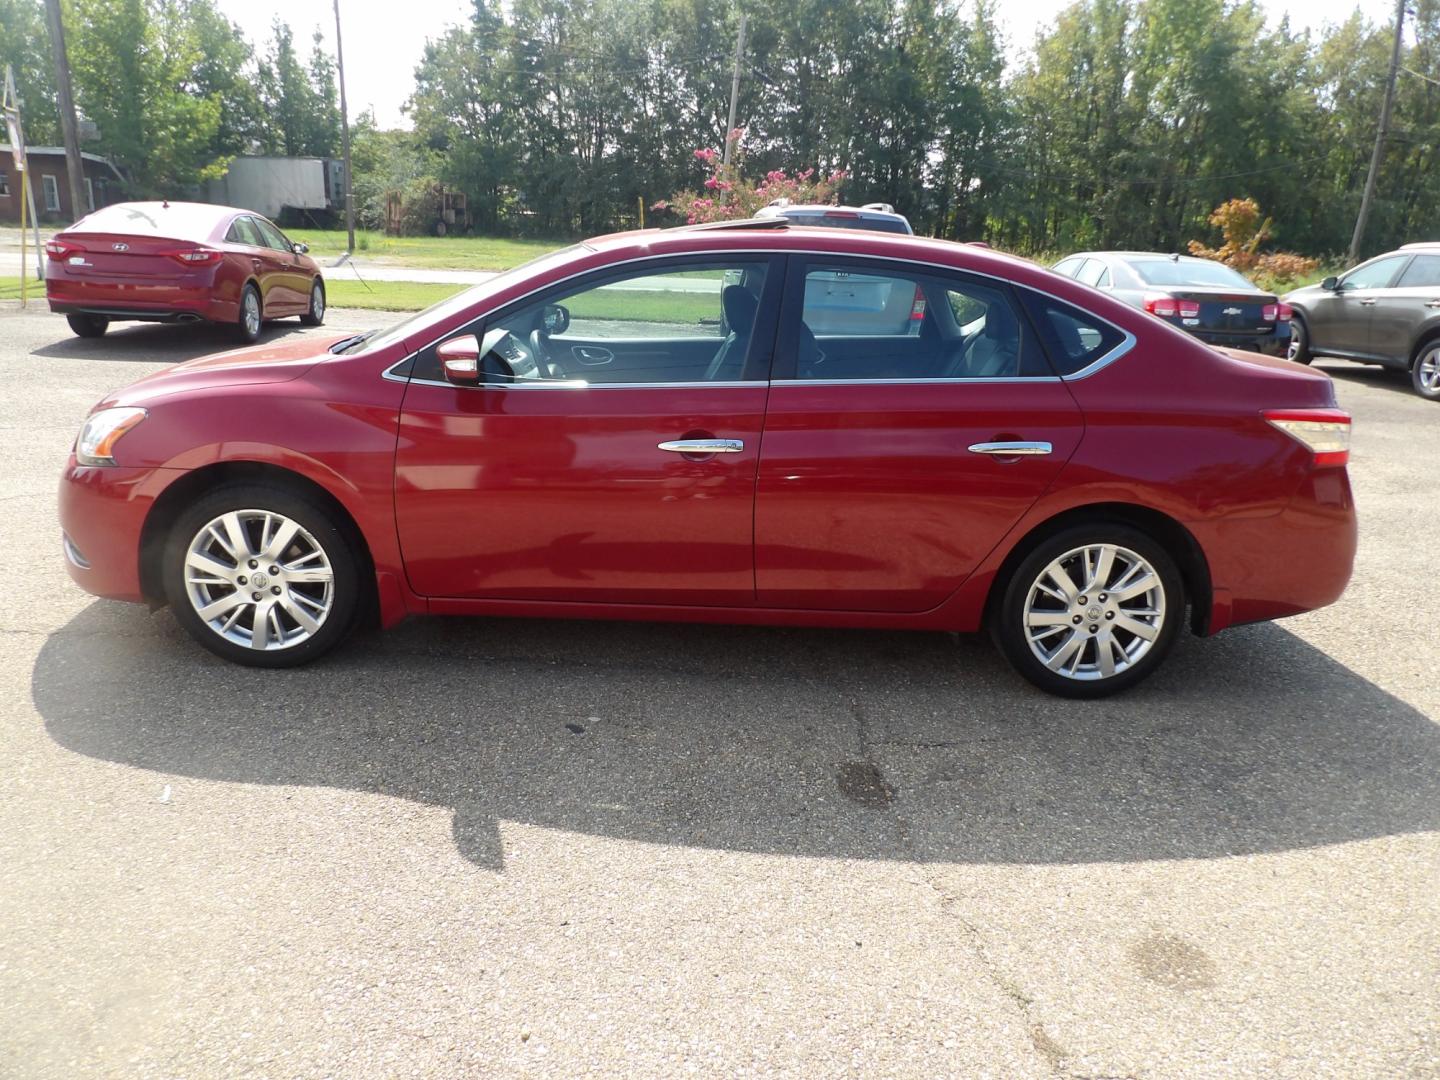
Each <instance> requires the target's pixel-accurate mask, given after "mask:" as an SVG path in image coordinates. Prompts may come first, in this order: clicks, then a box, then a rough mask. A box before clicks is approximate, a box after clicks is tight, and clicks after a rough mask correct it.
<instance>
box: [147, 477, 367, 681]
mask: <svg viewBox="0 0 1440 1080" xmlns="http://www.w3.org/2000/svg"><path fill="white" fill-rule="evenodd" d="M230 511H237V512H243V511H265V512H269V513H273V514H279V515H282V516H284V517H286V518H289V519H290V520H291V521H292V522H294V523H295V524H297V525H298V526H299V527H300V530H301V532H300V533H297V534H296V536H297V538H296V540H295V541H292V545H293V546H290V547H287V548H286V552H287V553H289V552H292V551H297V550H309V544H310V542H311V541H313V542H314V544H315V546H317V547H318V548H319V549H320V550H321V551H322V553H323V556H324V558H325V559H327V560H328V561H329V568H330V571H331V574H332V578H331V585H330V589H331V592H330V594H329V600H330V607H329V610H328V612H327V613H326V614H325V615H324V617H323V618H321V619H320V620H318V628H317V629H314V630H313V631H308V636H306V637H303V638H297V640H296V641H295V643H294V644H291V645H284V644H283V640H282V643H281V644H279V645H278V646H277V647H270V648H264V649H262V648H257V647H254V646H253V644H244V643H243V642H237V641H236V640H233V639H231V638H230V637H225V636H222V634H221V632H220V630H218V629H216V628H214V627H212V625H211V624H210V623H208V622H207V621H206V620H205V619H203V618H202V617H201V616H200V613H199V611H197V609H196V606H195V601H192V599H191V593H190V588H191V585H190V583H189V582H188V581H187V573H186V559H187V555H188V552H189V549H190V545H191V542H192V541H193V540H196V539H197V538H198V537H200V535H201V533H202V530H205V529H206V527H207V526H208V525H209V524H210V523H212V522H214V521H216V520H217V519H220V518H221V517H222V516H223V515H225V514H227V513H229V512H230ZM258 527H259V524H258V523H252V524H251V525H250V526H249V527H248V528H247V535H248V536H250V537H251V539H252V540H253V539H254V538H255V537H256V535H257V531H256V530H257V529H258ZM306 534H308V536H307V535H306ZM254 546H256V547H258V546H259V545H258V543H256V544H255V545H254ZM257 554H258V553H257ZM161 558H162V560H163V561H162V563H161V580H162V582H163V584H164V588H165V596H166V599H167V600H169V602H170V608H171V610H172V611H173V612H174V613H175V618H176V620H177V621H178V622H179V623H180V625H181V626H182V627H184V628H185V631H186V632H187V633H188V634H189V635H190V636H191V637H193V638H194V639H195V640H196V641H197V642H199V643H200V644H201V645H203V646H204V647H205V648H207V649H209V650H210V651H211V652H213V653H214V654H215V655H217V656H220V657H223V658H224V659H226V660H230V661H233V662H234V663H237V664H244V665H246V666H247V667H264V668H285V667H296V666H298V665H300V664H305V663H308V662H309V661H311V660H314V659H316V658H317V657H320V656H323V655H324V654H325V653H327V652H329V651H330V650H331V649H333V648H335V646H337V645H338V644H340V642H341V641H343V640H344V639H345V637H346V635H348V634H349V632H350V631H351V629H352V628H353V627H354V625H355V622H356V618H357V613H358V612H359V611H360V610H361V607H362V600H363V599H364V597H363V596H362V587H363V579H362V567H363V565H364V561H363V559H362V557H361V555H360V553H359V552H357V550H356V546H355V543H354V542H353V541H352V540H351V539H350V536H349V535H348V532H347V530H346V529H345V528H343V527H342V526H341V524H340V523H339V522H338V521H337V520H336V519H335V516H334V515H333V514H332V513H331V512H330V511H329V510H327V509H325V508H324V507H323V506H321V505H320V504H319V503H317V502H315V501H314V500H312V499H310V498H308V497H306V496H304V495H302V494H299V493H297V492H294V491H290V490H287V489H285V488H282V487H272V486H269V485H264V484H232V485H228V486H225V487H221V488H219V489H217V490H215V491H212V492H211V493H209V494H208V495H206V496H205V497H204V498H202V499H199V500H197V501H196V502H195V503H194V504H193V505H191V506H190V507H188V508H187V509H186V510H185V512H184V513H182V514H181V515H180V517H179V519H178V520H177V521H176V522H175V524H174V526H173V527H172V528H171V530H170V535H169V537H168V538H167V539H166V543H165V549H164V552H163V553H162V555H161ZM272 558H275V559H276V561H277V562H279V563H284V562H285V556H284V555H274V556H272ZM230 561H233V562H234V563H235V570H236V572H240V571H241V570H244V569H246V568H249V561H248V560H246V559H232V560H230ZM268 561H269V560H268V559H262V560H259V562H260V565H259V566H257V567H255V568H253V569H254V570H255V571H258V572H259V573H261V574H266V572H267V571H268V570H269V569H270V567H267V566H265V565H264V563H265V562H268ZM310 565H312V566H313V565H314V564H313V563H312V564H310ZM285 572H286V571H284V570H282V574H281V576H280V577H277V578H276V579H274V580H271V579H270V578H269V577H268V575H267V578H266V580H264V581H262V582H261V583H260V584H259V586H258V589H259V595H261V597H262V602H263V603H266V605H267V609H268V608H269V607H270V606H274V607H276V608H277V611H276V619H277V620H278V625H280V626H281V627H282V629H286V630H288V632H290V633H292V634H293V633H298V632H299V631H301V630H303V629H304V628H303V627H301V626H300V624H299V622H298V621H297V620H295V619H294V617H293V616H291V615H289V614H288V611H289V610H293V608H294V606H295V605H294V602H293V600H292V602H291V604H290V605H289V607H288V608H287V607H286V606H285V602H284V601H281V600H278V599H277V600H270V595H271V594H272V592H273V591H274V590H275V589H278V588H280V587H281V586H280V585H279V584H277V583H276V582H281V583H283V584H285V587H286V589H287V590H292V589H293V586H292V585H290V584H289V583H286V582H284V578H283V575H284V573H285ZM211 576H212V577H214V578H216V579H217V580H218V579H219V575H218V574H216V575H211ZM252 587H255V584H254V581H253V578H251V579H250V580H249V581H247V582H246V584H245V586H244V587H243V588H242V587H240V586H239V585H238V584H230V583H227V584H225V585H223V586H217V587H215V588H212V589H210V591H209V593H208V594H207V595H208V597H209V598H212V599H213V598H215V597H217V596H218V597H220V598H223V597H225V596H227V595H236V596H237V597H238V598H240V600H241V602H240V603H239V604H236V605H232V608H231V609H230V610H233V608H234V607H240V608H242V611H241V613H240V616H239V622H238V623H237V625H236V627H235V628H234V629H233V631H232V632H233V633H235V634H236V635H237V636H241V637H242V638H243V637H244V636H246V635H248V637H249V640H250V641H251V642H252V643H253V641H254V627H255V623H256V616H257V615H258V613H259V610H260V605H258V604H252V603H248V602H246V601H245V599H244V597H242V596H240V594H242V593H246V592H247V591H248V590H249V589H250V588H252ZM300 588H301V589H309V590H310V595H312V596H314V595H319V594H320V593H322V592H323V588H324V587H323V586H321V585H301V586H300ZM255 595H257V594H256V593H253V592H252V593H249V596H250V597H251V598H253V597H254V596H255ZM275 595H277V596H278V595H280V594H275ZM293 596H294V593H293V591H291V592H289V596H288V597H287V599H288V598H290V597H293ZM247 620H248V625H247ZM266 636H267V637H268V638H269V639H270V640H271V641H274V634H273V633H272V632H270V630H269V626H268V624H267V627H266Z"/></svg>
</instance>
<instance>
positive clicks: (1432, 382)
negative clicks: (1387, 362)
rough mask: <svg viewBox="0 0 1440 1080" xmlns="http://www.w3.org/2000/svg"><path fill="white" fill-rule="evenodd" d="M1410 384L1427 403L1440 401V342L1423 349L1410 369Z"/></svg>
mask: <svg viewBox="0 0 1440 1080" xmlns="http://www.w3.org/2000/svg"><path fill="white" fill-rule="evenodd" d="M1410 382H1411V385H1413V386H1414V387H1415V393H1417V394H1419V395H1420V396H1421V397H1423V398H1425V399H1426V400H1427V401H1440V341H1431V342H1429V343H1427V344H1426V345H1424V346H1422V347H1421V349H1420V352H1419V354H1418V355H1417V356H1416V357H1415V364H1414V366H1413V367H1411V369H1410Z"/></svg>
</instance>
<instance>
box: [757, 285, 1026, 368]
mask: <svg viewBox="0 0 1440 1080" xmlns="http://www.w3.org/2000/svg"><path fill="white" fill-rule="evenodd" d="M802 280H803V294H802V295H800V296H798V297H797V296H795V295H794V292H792V295H791V297H790V298H788V299H787V303H786V312H787V314H786V322H787V327H786V337H787V340H788V339H789V338H791V337H792V336H793V339H794V345H793V352H792V351H791V350H790V349H788V348H787V349H784V350H782V352H783V354H784V361H785V362H784V368H783V370H784V372H785V374H786V375H789V376H790V377H793V378H796V379H801V380H812V381H826V382H833V381H843V382H852V381H862V380H885V381H905V382H909V381H912V380H929V379H947V380H948V379H987V378H988V379H1009V378H1023V377H1032V376H1038V375H1051V374H1053V372H1052V371H1051V370H1050V368H1049V366H1048V365H1047V364H1046V363H1045V358H1044V355H1043V353H1042V352H1041V351H1040V350H1039V348H1038V347H1037V343H1036V342H1035V341H1034V340H1033V338H1034V335H1033V334H1032V333H1031V332H1030V330H1029V329H1028V327H1026V325H1025V322H1024V319H1023V317H1022V316H1021V314H1020V312H1019V309H1018V307H1017V305H1016V303H1015V301H1014V299H1013V297H1012V296H1011V295H1010V291H1009V289H1007V288H1005V287H1004V286H1002V285H998V284H995V283H990V282H985V281H980V280H973V279H971V278H969V277H967V276H963V275H959V274H956V275H953V276H952V275H950V274H933V273H928V272H921V273H912V272H910V271H909V270H908V269H902V268H900V267H897V266H896V265H895V264H890V263H868V262H862V261H859V260H856V261H850V260H846V261H844V262H835V263H827V262H824V261H821V260H818V259H813V260H807V261H806V263H805V274H804V277H803V279H802ZM797 291H798V290H797ZM796 299H798V300H799V303H798V305H797V304H796V302H795V301H796ZM797 308H798V310H797ZM792 365H793V367H792ZM792 370H793V374H791V372H792ZM778 375H779V370H778V369H777V376H778Z"/></svg>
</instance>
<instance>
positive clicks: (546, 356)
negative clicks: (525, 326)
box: [530, 326, 557, 379]
mask: <svg viewBox="0 0 1440 1080" xmlns="http://www.w3.org/2000/svg"><path fill="white" fill-rule="evenodd" d="M549 340H550V335H549V334H547V333H545V330H544V328H543V327H539V326H537V327H536V328H535V329H534V330H531V331H530V358H531V360H533V361H534V362H535V367H536V369H537V370H538V371H539V372H540V377H541V378H542V379H554V378H557V376H556V374H555V361H554V359H553V358H552V357H551V356H550V348H549V344H548V343H549Z"/></svg>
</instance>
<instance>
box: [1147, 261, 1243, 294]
mask: <svg viewBox="0 0 1440 1080" xmlns="http://www.w3.org/2000/svg"><path fill="white" fill-rule="evenodd" d="M1130 265H1131V266H1132V267H1134V268H1135V272H1136V273H1137V274H1139V275H1140V276H1141V277H1142V278H1144V279H1145V283H1146V284H1147V285H1216V286H1219V287H1220V288H1224V289H1251V290H1253V289H1254V288H1255V286H1254V285H1253V284H1252V283H1251V282H1249V281H1247V280H1246V279H1245V278H1244V277H1242V276H1241V275H1240V274H1238V273H1236V272H1235V271H1234V270H1231V269H1230V268H1229V267H1228V266H1226V265H1225V264H1224V263H1217V262H1210V261H1209V260H1207V259H1195V260H1190V259H1186V260H1183V261H1175V260H1173V259H1131V260H1130Z"/></svg>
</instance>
